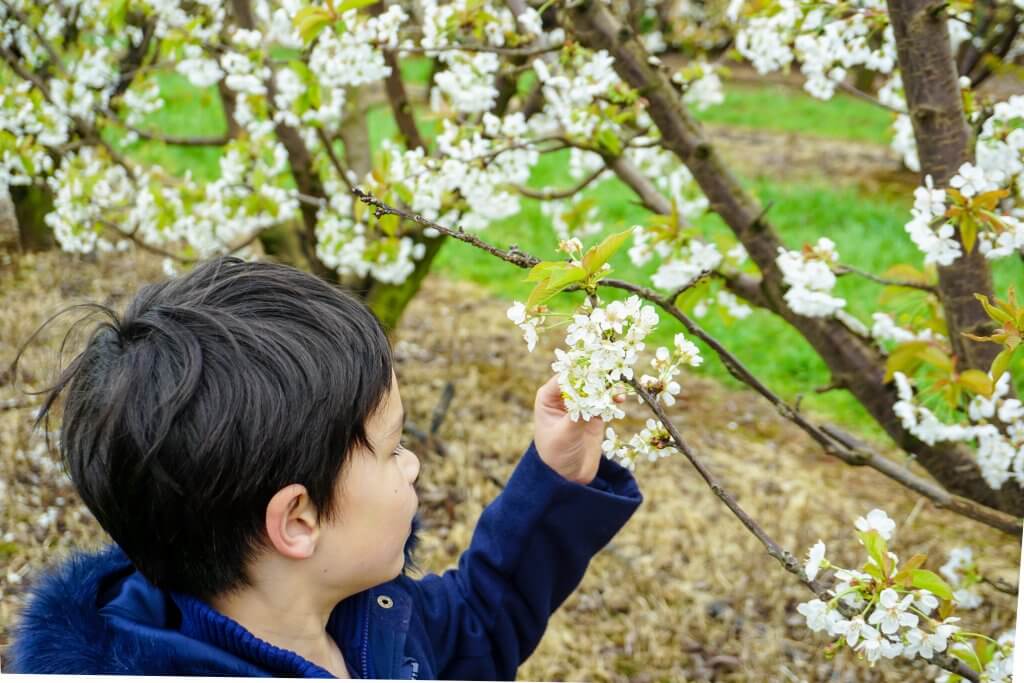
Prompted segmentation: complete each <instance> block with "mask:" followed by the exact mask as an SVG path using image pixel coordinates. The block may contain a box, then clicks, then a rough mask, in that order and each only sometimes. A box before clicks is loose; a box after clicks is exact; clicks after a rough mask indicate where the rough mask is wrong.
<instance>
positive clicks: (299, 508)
mask: <svg viewBox="0 0 1024 683" xmlns="http://www.w3.org/2000/svg"><path fill="white" fill-rule="evenodd" d="M266 523H267V537H268V538H269V539H270V544H271V545H272V546H273V547H274V549H275V550H277V552H279V553H281V554H282V555H284V556H285V557H287V558H290V559H293V560H304V559H306V558H309V557H312V555H313V552H314V551H315V550H316V542H317V539H318V538H319V537H320V527H319V526H318V525H317V522H316V509H314V507H313V502H312V501H311V500H310V498H309V493H308V492H307V491H306V487H305V486H303V485H302V484H289V485H288V486H285V487H284V488H283V489H281V490H280V491H278V492H277V493H275V494H274V497H273V498H271V499H270V502H269V503H267V518H266Z"/></svg>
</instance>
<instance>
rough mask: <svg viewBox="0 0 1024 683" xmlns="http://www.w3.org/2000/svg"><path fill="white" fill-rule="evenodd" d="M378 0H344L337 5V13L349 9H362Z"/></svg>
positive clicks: (342, 12) (378, 0)
mask: <svg viewBox="0 0 1024 683" xmlns="http://www.w3.org/2000/svg"><path fill="white" fill-rule="evenodd" d="M378 2H380V0H345V2H343V3H341V4H340V5H338V14H344V13H345V12H347V11H349V10H350V9H362V8H364V7H369V6H370V5H376V4H377V3H378Z"/></svg>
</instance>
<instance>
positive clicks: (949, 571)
mask: <svg viewBox="0 0 1024 683" xmlns="http://www.w3.org/2000/svg"><path fill="white" fill-rule="evenodd" d="M939 573H940V574H942V576H943V577H944V578H945V579H946V581H948V582H949V585H950V586H951V587H952V588H953V600H955V601H956V603H957V605H958V606H959V607H962V608H964V609H976V608H978V607H981V604H982V599H981V594H980V593H979V592H978V591H977V590H976V589H975V588H974V586H975V585H976V584H977V582H978V577H977V566H976V565H975V563H974V552H973V551H972V550H971V549H970V548H968V547H966V546H962V547H959V548H953V550H951V551H950V552H949V559H948V560H947V561H946V564H944V565H942V567H940V568H939Z"/></svg>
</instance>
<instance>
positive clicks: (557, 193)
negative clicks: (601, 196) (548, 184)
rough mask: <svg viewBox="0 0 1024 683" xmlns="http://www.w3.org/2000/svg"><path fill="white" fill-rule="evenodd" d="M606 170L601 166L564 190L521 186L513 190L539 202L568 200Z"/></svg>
mask: <svg viewBox="0 0 1024 683" xmlns="http://www.w3.org/2000/svg"><path fill="white" fill-rule="evenodd" d="M607 170H608V169H607V167H605V166H602V167H601V168H599V169H597V170H596V171H594V172H593V173H591V174H590V175H588V176H587V177H586V178H584V179H583V180H581V181H580V182H578V183H576V184H575V185H573V186H572V187H569V188H566V189H564V190H554V189H551V188H548V189H545V190H532V189H530V188H528V187H523V186H522V185H517V186H516V188H515V189H516V192H518V193H519V194H521V195H523V196H524V197H529V198H530V199H539V200H540V201H550V200H553V199H568V198H569V197H573V196H575V195H577V194H579V193H580V192H582V191H583V190H585V189H586V188H587V187H588V186H589V185H590V184H591V183H593V182H594V181H596V180H597V179H598V178H600V177H601V176H602V175H604V173H605V171H607Z"/></svg>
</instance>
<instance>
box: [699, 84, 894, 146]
mask: <svg viewBox="0 0 1024 683" xmlns="http://www.w3.org/2000/svg"><path fill="white" fill-rule="evenodd" d="M697 118H699V119H701V120H702V121H705V122H707V123H716V124H724V125H729V126H737V127H741V128H757V129H760V130H772V131H779V132H784V133H799V134H801V135H815V136H818V137H823V138H835V139H838V140H856V141H860V142H872V143H877V144H880V145H884V144H888V142H889V139H890V133H889V131H888V128H889V125H890V124H891V123H892V114H890V113H889V112H887V111H885V110H884V109H882V108H880V107H877V106H875V105H873V104H870V103H868V102H864V101H863V100H858V99H855V98H853V97H851V96H849V95H844V94H841V93H837V94H836V96H835V97H833V98H832V99H831V100H828V101H822V100H818V99H815V98H813V97H811V96H810V95H808V94H807V93H806V92H804V91H803V90H799V89H796V88H793V87H790V86H786V85H781V84H764V85H756V86H754V85H744V84H738V83H731V84H727V85H726V93H725V101H724V102H723V103H722V104H719V105H716V106H714V107H709V108H708V109H707V110H705V111H703V112H698V113H697Z"/></svg>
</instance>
